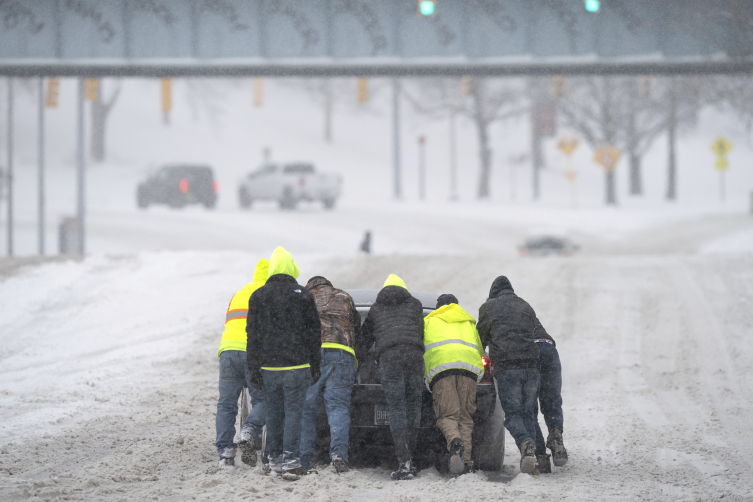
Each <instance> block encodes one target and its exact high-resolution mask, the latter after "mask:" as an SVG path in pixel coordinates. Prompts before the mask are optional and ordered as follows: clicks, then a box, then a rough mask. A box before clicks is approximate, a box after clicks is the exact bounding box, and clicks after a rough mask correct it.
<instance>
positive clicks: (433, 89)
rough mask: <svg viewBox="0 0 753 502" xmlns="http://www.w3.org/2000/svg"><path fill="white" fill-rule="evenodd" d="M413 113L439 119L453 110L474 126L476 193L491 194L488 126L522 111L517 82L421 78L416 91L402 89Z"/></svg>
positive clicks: (521, 96) (490, 155) (524, 109)
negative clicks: (476, 162) (414, 110)
mask: <svg viewBox="0 0 753 502" xmlns="http://www.w3.org/2000/svg"><path fill="white" fill-rule="evenodd" d="M405 96H406V97H407V99H408V100H409V101H410V102H411V103H412V104H413V107H414V108H415V109H416V111H417V112H419V113H422V114H426V115H429V116H433V117H436V118H442V117H446V116H449V115H450V114H451V113H457V114H461V115H464V116H465V117H467V118H469V119H470V120H471V121H472V122H473V123H474V125H475V126H476V133H477V134H478V145H479V177H478V186H477V192H476V196H477V197H478V198H479V199H485V198H488V197H489V196H490V195H491V172H492V148H491V145H490V142H489V128H490V126H491V125H492V124H493V123H494V122H496V121H500V120H506V119H509V118H513V117H517V116H519V115H521V114H523V113H525V112H526V110H527V106H525V105H524V104H523V99H524V92H523V90H522V88H520V87H519V86H518V83H517V81H510V80H491V79H485V78H473V79H468V78H465V79H464V80H460V79H426V80H421V81H420V84H419V87H418V92H415V93H411V92H405Z"/></svg>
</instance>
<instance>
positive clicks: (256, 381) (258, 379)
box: [248, 370, 264, 390]
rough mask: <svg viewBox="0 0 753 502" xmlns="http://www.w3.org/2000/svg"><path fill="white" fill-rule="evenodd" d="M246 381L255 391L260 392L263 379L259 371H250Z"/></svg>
mask: <svg viewBox="0 0 753 502" xmlns="http://www.w3.org/2000/svg"><path fill="white" fill-rule="evenodd" d="M248 381H249V383H250V384H251V387H253V388H254V389H256V390H261V388H262V385H264V379H263V378H262V376H261V371H259V370H251V374H250V375H249V376H248Z"/></svg>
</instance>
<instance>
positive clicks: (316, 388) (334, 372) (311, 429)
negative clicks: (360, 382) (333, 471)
mask: <svg viewBox="0 0 753 502" xmlns="http://www.w3.org/2000/svg"><path fill="white" fill-rule="evenodd" d="M320 367H321V370H322V376H321V378H319V381H318V382H316V383H315V384H314V385H312V386H311V387H309V389H308V391H307V392H306V406H305V407H304V408H303V427H302V429H301V465H302V466H303V467H305V468H306V469H312V468H313V467H314V462H315V461H316V444H315V443H316V417H317V416H318V415H319V399H320V397H321V396H322V394H323V395H324V408H325V410H326V411H327V420H328V421H329V431H330V436H331V440H330V447H329V456H330V457H334V456H335V455H339V456H341V457H342V458H344V459H345V460H346V461H347V460H348V433H349V432H350V395H351V393H352V392H353V383H354V382H355V379H356V360H355V358H354V357H353V356H352V355H350V354H348V353H343V352H330V351H325V350H324V349H322V363H321V366H320Z"/></svg>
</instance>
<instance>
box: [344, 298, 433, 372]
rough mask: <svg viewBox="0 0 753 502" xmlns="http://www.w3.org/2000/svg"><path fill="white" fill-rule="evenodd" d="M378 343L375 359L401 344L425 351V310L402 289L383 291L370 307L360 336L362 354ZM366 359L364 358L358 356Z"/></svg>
mask: <svg viewBox="0 0 753 502" xmlns="http://www.w3.org/2000/svg"><path fill="white" fill-rule="evenodd" d="M374 342H376V349H375V354H374V355H375V357H376V360H377V361H379V358H380V357H381V355H382V354H383V353H384V352H385V351H386V350H389V349H391V348H394V347H397V346H399V345H404V346H408V347H415V348H416V350H420V351H421V352H423V350H424V309H423V306H422V305H421V302H420V301H418V300H416V299H415V298H413V297H412V296H411V294H410V293H409V292H408V290H407V289H405V288H403V287H400V286H386V287H384V288H382V290H381V291H380V292H379V294H378V295H377V297H376V301H375V302H374V305H372V306H371V309H370V310H369V313H368V315H367V316H366V320H365V321H364V323H363V326H362V327H361V333H360V335H359V348H360V353H361V354H363V352H365V351H368V350H369V348H370V347H371V345H372V344H373V343H374ZM358 358H359V359H361V360H363V355H359V356H358Z"/></svg>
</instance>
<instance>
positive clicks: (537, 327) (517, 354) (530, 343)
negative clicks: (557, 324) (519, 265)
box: [476, 275, 550, 372]
mask: <svg viewBox="0 0 753 502" xmlns="http://www.w3.org/2000/svg"><path fill="white" fill-rule="evenodd" d="M478 317H479V320H478V324H477V325H476V328H477V329H478V334H479V336H480V337H481V343H482V344H483V345H484V346H486V345H488V346H489V357H490V358H491V360H492V362H493V363H494V370H495V372H497V371H501V370H511V369H525V368H539V348H538V347H537V346H536V343H535V342H534V340H536V339H537V338H550V337H549V335H547V334H546V331H544V328H543V327H541V323H540V322H539V320H538V319H537V318H536V312H534V310H533V308H531V306H530V305H529V304H528V303H527V302H526V301H525V300H523V299H522V298H520V297H519V296H518V295H516V294H515V293H514V291H513V289H512V285H511V284H510V281H509V280H508V279H507V277H505V276H503V275H502V276H499V277H497V278H496V279H495V280H494V283H492V287H491V290H490V291H489V299H488V300H487V301H486V302H485V303H484V304H483V305H481V308H479V310H478Z"/></svg>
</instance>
